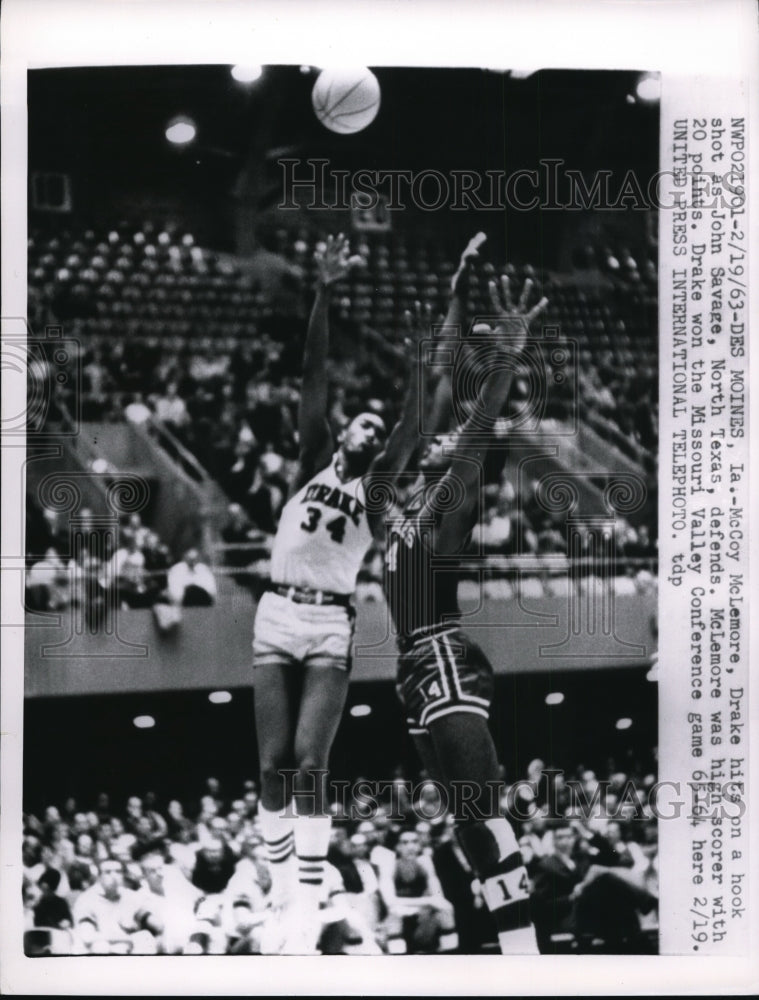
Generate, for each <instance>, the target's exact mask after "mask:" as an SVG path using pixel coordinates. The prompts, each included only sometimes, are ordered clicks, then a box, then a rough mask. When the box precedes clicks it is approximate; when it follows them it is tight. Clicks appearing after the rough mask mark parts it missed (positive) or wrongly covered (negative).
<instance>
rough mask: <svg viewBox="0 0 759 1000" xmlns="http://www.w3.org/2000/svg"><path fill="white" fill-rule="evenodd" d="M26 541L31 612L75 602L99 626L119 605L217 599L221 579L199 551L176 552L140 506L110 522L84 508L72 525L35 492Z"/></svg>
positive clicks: (176, 605)
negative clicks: (137, 510) (178, 554)
mask: <svg viewBox="0 0 759 1000" xmlns="http://www.w3.org/2000/svg"><path fill="white" fill-rule="evenodd" d="M26 542H27V553H28V556H27V562H28V568H27V573H26V593H25V601H26V607H27V608H28V609H29V610H30V611H36V612H40V611H60V610H61V609H63V608H67V607H72V606H74V607H77V608H79V609H80V610H81V612H82V614H83V615H84V617H85V620H86V621H87V622H88V623H89V624H90V625H92V626H96V625H97V624H99V623H102V622H103V621H104V620H105V618H106V616H107V615H108V613H109V611H113V610H116V609H124V608H157V607H160V606H165V607H167V608H173V609H178V608H182V607H197V606H208V605H211V604H213V603H214V602H215V599H216V594H217V584H216V579H215V577H214V574H213V572H212V570H211V568H210V567H209V566H208V565H207V564H206V563H204V562H202V561H201V559H200V553H199V552H198V550H197V549H195V548H191V549H188V550H187V551H186V552H184V553H183V554H182V555H181V557H179V558H176V557H173V556H172V554H171V552H170V551H169V549H168V547H167V546H166V545H165V544H164V543H163V542H162V541H161V540H160V538H159V537H158V535H157V534H156V533H155V532H154V531H152V530H151V529H150V528H148V527H146V526H145V525H144V524H143V522H142V518H141V516H140V514H139V513H132V514H129V515H125V516H124V517H122V518H121V521H120V523H119V522H118V521H117V520H116V519H114V520H113V523H111V524H110V525H104V524H103V521H102V519H97V518H95V517H94V515H93V512H92V510H91V509H90V508H88V507H84V508H82V509H81V511H80V512H79V513H78V515H77V519H76V527H75V530H72V525H71V522H70V520H69V518H68V516H67V515H66V514H62V513H60V512H58V511H56V510H53V509H51V508H46V507H43V506H41V505H40V504H39V503H38V501H37V500H36V498H35V497H34V496H33V495H29V496H28V497H27V534H26ZM169 617H170V616H169Z"/></svg>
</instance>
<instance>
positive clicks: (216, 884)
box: [192, 835, 237, 896]
mask: <svg viewBox="0 0 759 1000" xmlns="http://www.w3.org/2000/svg"><path fill="white" fill-rule="evenodd" d="M236 860H237V859H236V858H235V855H234V853H233V851H232V849H231V848H230V846H229V844H227V842H226V840H224V838H223V837H220V836H218V835H212V836H209V837H208V838H207V839H206V842H205V843H204V844H203V845H202V846H201V847H199V848H198V850H197V852H196V854H195V867H194V868H193V871H192V884H193V885H194V886H195V887H196V888H197V889H200V891H201V892H202V893H204V894H205V895H206V896H208V895H212V894H215V893H220V892H223V891H224V890H225V889H226V887H227V885H228V884H229V881H230V879H231V878H232V876H233V875H234V873H235V867H236Z"/></svg>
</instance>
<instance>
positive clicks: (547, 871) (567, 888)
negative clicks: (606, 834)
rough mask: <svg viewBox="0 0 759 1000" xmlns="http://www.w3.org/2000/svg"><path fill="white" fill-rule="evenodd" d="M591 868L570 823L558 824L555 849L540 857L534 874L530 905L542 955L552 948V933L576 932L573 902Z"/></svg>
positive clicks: (554, 835)
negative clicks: (580, 849)
mask: <svg viewBox="0 0 759 1000" xmlns="http://www.w3.org/2000/svg"><path fill="white" fill-rule="evenodd" d="M588 867H589V864H588V860H587V857H586V856H585V855H583V854H582V853H581V852H578V850H577V834H576V833H575V831H574V830H573V829H572V827H571V825H570V824H569V823H564V822H559V823H557V825H556V826H555V827H554V828H553V849H552V850H551V851H550V852H549V853H548V854H545V855H544V856H543V857H542V858H540V859H539V861H538V863H537V865H536V866H535V869H534V872H533V876H532V877H533V891H532V896H531V905H532V913H533V920H534V923H535V933H536V935H537V939H538V947H539V949H540V952H541V954H546V953H549V952H550V951H551V949H552V943H551V937H552V935H556V934H573V933H574V930H575V923H574V902H575V899H576V898H577V895H578V892H579V890H578V886H580V884H581V883H582V880H583V878H584V877H585V873H586V872H587V870H588Z"/></svg>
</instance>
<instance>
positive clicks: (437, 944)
mask: <svg viewBox="0 0 759 1000" xmlns="http://www.w3.org/2000/svg"><path fill="white" fill-rule="evenodd" d="M379 889H380V894H381V896H382V901H383V903H384V905H385V906H386V908H387V911H388V920H387V924H388V938H389V939H394V940H395V941H400V940H403V942H404V945H405V949H404V950H405V951H407V952H408V953H410V954H423V953H427V954H429V953H434V952H437V951H451V950H453V949H454V948H456V947H457V946H458V937H457V935H456V933H455V925H454V922H453V907H452V906H451V904H450V902H449V901H448V900H447V899H446V898H445V896H444V895H443V890H442V888H441V886H440V882H439V881H438V878H437V875H435V873H434V870H433V868H432V864H431V862H430V863H427V864H424V863H423V862H422V859H421V844H420V841H419V834H418V833H416V832H415V831H413V830H402V831H401V834H400V836H399V838H398V843H397V845H396V861H395V865H394V866H393V868H392V870H389V871H388V870H385V871H382V872H380V876H379Z"/></svg>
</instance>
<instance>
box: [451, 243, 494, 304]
mask: <svg viewBox="0 0 759 1000" xmlns="http://www.w3.org/2000/svg"><path fill="white" fill-rule="evenodd" d="M486 240H487V236H486V235H485V233H477V235H476V236H473V237H472V238H471V240H470V241H469V242H468V243H467V245H466V246H465V247H464V252H463V253H462V255H461V260H460V261H459V266H458V269H457V270H456V273H455V274H454V275H453V277H452V278H451V291H452V292H453V293H454V294H457V293H459V292H461V291H464V289H463V287H461V286H462V282H463V281H464V279H466V280H468V275H469V270H470V268H471V267H472V265H473V264H474V262H475V261H476V260H477V259H478V258H479V256H480V247H481V246H482V244H483V243H484V242H485V241H486Z"/></svg>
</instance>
